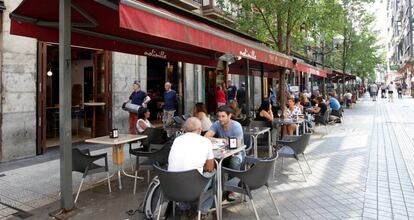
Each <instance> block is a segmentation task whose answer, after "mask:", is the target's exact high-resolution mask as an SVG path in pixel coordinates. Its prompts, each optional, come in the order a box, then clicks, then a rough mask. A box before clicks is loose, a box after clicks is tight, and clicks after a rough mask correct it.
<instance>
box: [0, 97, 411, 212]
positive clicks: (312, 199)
mask: <svg viewBox="0 0 414 220" xmlns="http://www.w3.org/2000/svg"><path fill="white" fill-rule="evenodd" d="M413 114H414V99H412V98H410V97H404V99H403V100H397V99H396V100H395V102H394V103H388V102H387V100H381V99H379V101H378V102H372V101H370V100H369V98H366V99H365V100H360V101H359V102H358V103H357V104H356V105H355V108H353V109H346V112H345V120H344V124H336V125H335V126H329V129H328V130H329V132H328V134H325V128H324V127H323V126H320V127H318V128H316V133H315V134H314V135H313V136H312V138H311V142H310V146H309V147H308V149H307V156H308V160H309V163H310V166H311V167H312V171H313V173H312V174H308V175H307V179H308V181H307V182H304V181H303V177H302V176H301V174H300V170H299V167H298V165H297V163H296V162H295V161H294V160H289V159H286V160H285V163H284V170H283V173H281V172H279V173H278V175H277V178H276V180H275V181H274V182H273V183H272V184H271V189H272V192H273V193H274V195H275V198H276V199H277V202H278V205H279V209H280V213H281V216H277V215H276V211H275V210H274V208H273V206H272V203H271V202H270V200H269V198H268V194H267V193H266V191H265V190H264V189H261V190H258V191H257V192H254V193H253V196H254V197H255V199H256V201H255V202H256V206H257V208H258V212H259V215H260V217H261V219H361V218H364V219H391V218H395V219H408V218H414V188H413V181H412V180H414V148H413V147H414V145H413V140H414V119H413V117H410V116H411V115H413ZM110 151H111V149H110V148H105V149H100V150H97V151H94V152H93V153H94V154H95V153H101V152H108V154H109V155H108V159H111V156H110V153H111V152H110ZM126 157H127V156H126ZM110 164H111V162H110ZM127 164H128V163H127ZM277 165H278V168H279V169H278V171H280V165H281V162H280V160H279V161H278V163H277ZM305 168H306V166H305ZM3 171H4V172H3ZM305 171H307V170H306V169H305ZM0 174H5V176H3V177H0V199H1V201H0V202H4V203H6V204H9V205H12V206H14V207H17V208H20V209H22V210H24V211H26V212H27V214H30V215H32V216H31V217H30V218H28V219H48V213H49V212H51V211H53V210H55V209H57V208H58V207H59V201H57V199H58V198H57V195H58V190H59V161H58V160H57V159H52V160H49V161H42V162H41V163H38V164H33V165H28V166H26V167H23V168H16V167H15V166H9V169H8V170H2V168H0ZM102 176H104V174H103V175H96V176H94V177H93V178H92V179H88V181H87V182H86V183H87V184H88V185H87V187H85V189H88V190H86V191H85V192H82V193H81V194H80V197H79V201H78V206H79V207H80V209H81V211H80V213H79V214H78V215H77V216H75V217H74V218H73V219H142V216H141V214H135V215H134V216H128V215H127V214H126V213H125V211H127V210H129V209H135V208H137V206H138V204H139V203H140V202H141V201H142V198H143V196H144V191H145V190H146V182H142V181H141V182H139V185H138V187H137V189H138V191H139V192H138V193H137V195H136V196H133V195H132V186H133V181H132V179H129V178H125V177H123V184H124V189H123V190H121V191H119V190H118V189H117V184H116V181H113V182H112V189H113V192H112V193H111V194H109V193H108V191H107V187H106V185H100V186H97V187H94V188H91V184H92V183H94V182H96V181H97V180H98V179H100V178H101V177H102ZM79 182H80V175H79V174H74V188H76V187H77V186H78V184H79ZM74 192H75V190H74ZM13 213H16V211H15V210H14V209H11V208H8V207H5V206H1V205H0V218H6V216H7V217H10V218H12V219H19V218H16V217H15V216H13V215H12V214H13ZM223 217H224V219H254V212H253V209H252V207H251V206H250V203H245V204H238V205H235V206H231V207H227V208H225V209H224V213H223Z"/></svg>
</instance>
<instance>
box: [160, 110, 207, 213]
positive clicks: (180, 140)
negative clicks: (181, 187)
mask: <svg viewBox="0 0 414 220" xmlns="http://www.w3.org/2000/svg"><path fill="white" fill-rule="evenodd" d="M184 130H185V132H186V133H185V134H183V135H181V136H179V137H177V138H176V139H175V140H174V143H173V145H172V147H171V151H170V155H169V157H168V170H169V171H175V172H181V171H188V170H193V169H197V170H198V171H199V172H200V173H201V174H203V171H205V172H211V171H213V170H214V154H213V144H212V143H211V141H210V140H209V139H208V138H205V137H203V136H201V135H200V134H201V121H200V120H199V119H198V118H196V117H191V118H189V119H187V120H186V122H185V124H184ZM183 181H185V180H183ZM210 184H211V183H210ZM212 204H213V197H211V198H209V199H207V200H206V201H204V203H203V205H202V207H201V210H200V211H201V213H202V214H207V212H208V210H209V209H210V207H211V205H212ZM179 205H180V208H181V209H182V210H186V209H189V208H190V206H189V204H186V203H180V204H179Z"/></svg>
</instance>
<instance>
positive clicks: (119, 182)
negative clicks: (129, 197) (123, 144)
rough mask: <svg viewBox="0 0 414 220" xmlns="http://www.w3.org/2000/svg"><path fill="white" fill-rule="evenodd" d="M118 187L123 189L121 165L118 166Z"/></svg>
mask: <svg viewBox="0 0 414 220" xmlns="http://www.w3.org/2000/svg"><path fill="white" fill-rule="evenodd" d="M118 184H119V186H118V188H119V189H120V190H121V189H122V182H121V167H120V166H118Z"/></svg>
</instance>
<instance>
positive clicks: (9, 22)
mask: <svg viewBox="0 0 414 220" xmlns="http://www.w3.org/2000/svg"><path fill="white" fill-rule="evenodd" d="M45 1H46V0H42V1H30V0H27V1H23V3H22V1H21V0H6V1H4V4H5V9H4V10H3V14H2V18H3V19H2V32H1V39H0V41H1V48H2V50H1V59H0V60H1V79H0V80H1V87H2V89H1V91H2V102H1V104H0V105H1V113H0V114H1V122H0V123H1V130H0V137H1V145H0V161H8V160H13V159H18V158H23V157H30V156H34V155H36V154H42V153H43V152H45V150H46V148H47V147H48V146H56V145H58V144H59V129H58V128H59V107H60V105H59V88H58V87H59V83H58V82H59V80H58V77H59V62H58V44H57V31H56V24H55V23H53V21H56V18H57V15H56V14H55V11H57V10H50V8H54V7H57V6H58V1H56V2H55V3H51V4H49V5H48V4H45ZM117 2H118V1H112V0H102V1H77V0H73V1H72V4H73V6H72V13H73V29H74V33H73V34H72V57H71V69H72V91H71V93H72V136H73V141H74V142H76V141H82V140H83V139H85V138H88V137H91V136H92V137H94V136H102V135H107V134H108V131H109V130H110V129H112V128H117V129H119V130H120V132H122V133H126V132H128V113H127V112H126V111H123V110H122V108H121V106H122V104H123V103H124V102H125V101H127V100H128V97H129V95H130V93H131V90H132V83H133V82H134V80H138V81H140V82H141V86H142V89H143V90H144V91H147V92H148V94H149V95H150V97H151V98H152V101H151V102H150V105H149V108H150V109H151V114H152V117H153V118H152V120H158V119H159V117H158V116H159V113H160V112H161V111H162V108H161V106H162V92H163V87H164V82H166V81H170V82H172V84H173V89H174V90H176V91H177V93H178V94H179V96H180V102H179V106H178V113H179V114H186V113H190V112H191V109H192V107H193V106H194V104H195V103H197V102H204V103H206V104H207V105H208V106H212V107H211V108H209V110H210V112H214V105H211V102H213V101H212V100H213V99H212V97H213V95H214V91H215V90H214V89H215V88H216V86H217V84H220V83H225V82H226V81H227V80H228V79H232V80H233V82H234V83H235V85H236V86H238V87H239V86H240V84H241V83H242V82H243V83H245V82H247V85H248V90H249V91H250V94H251V96H250V102H251V105H252V109H255V108H257V107H258V106H259V104H260V102H261V101H262V99H263V98H266V91H267V88H268V86H269V84H271V83H270V82H274V79H276V78H278V77H279V78H280V76H281V74H282V71H285V69H290V70H293V72H295V71H298V72H300V73H301V74H302V73H303V74H308V75H310V74H314V75H320V76H322V77H326V73H325V72H324V71H322V70H318V69H316V68H314V67H311V66H309V65H307V64H303V63H298V64H295V63H294V62H293V59H292V58H290V57H288V56H285V55H283V54H280V53H277V52H275V51H272V50H270V49H268V48H266V47H265V46H264V45H263V44H262V43H260V42H258V41H257V40H255V39H254V38H251V37H249V36H246V35H244V34H242V33H239V32H237V31H235V30H233V29H231V28H228V27H225V26H223V25H220V24H218V23H216V22H214V21H211V20H208V19H205V18H202V17H201V16H199V15H195V14H194V13H192V12H186V11H185V10H182V9H180V8H176V7H174V6H172V5H170V4H164V3H159V4H158V3H157V4H151V3H149V1H132V0H125V1H121V2H120V3H119V4H118V3H117ZM20 3H22V4H21V5H20V6H19V4H20ZM34 5H36V6H37V10H30V8H31V7H33V6H34ZM18 6H19V7H18ZM91 9H97V10H95V11H94V10H91ZM98 9H99V10H98ZM45 11H50V12H51V13H49V14H47V13H44V12H45ZM95 13H96V14H95ZM99 13H101V14H108V15H114V17H118V16H119V17H118V18H119V21H117V22H119V23H117V24H115V23H116V22H115V23H112V21H108V20H106V19H102V18H98V17H99ZM45 14H46V15H45ZM148 16H149V18H148ZM142 17H146V18H147V20H145V21H142V22H140V23H137V21H139V20H140V19H142ZM34 18H37V20H33V19H34ZM149 20H150V21H151V22H152V23H151V24H147V23H145V22H148V21H149ZM119 25H121V27H119ZM160 27H169V28H166V29H167V30H163V31H161V30H160V29H158V28H160ZM183 33H184V34H183ZM217 33H218V34H217ZM18 35H20V36H18ZM22 36H25V37H22ZM137 39H138V40H137ZM229 54H230V55H232V56H230V60H229V58H228V57H229V56H227V57H226V56H224V55H229ZM231 59H233V60H231ZM301 74H298V76H303V75H301ZM246 78H247V79H248V80H247V79H246ZM209 104H210V105H209Z"/></svg>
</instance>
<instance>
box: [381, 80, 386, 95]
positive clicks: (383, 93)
mask: <svg viewBox="0 0 414 220" xmlns="http://www.w3.org/2000/svg"><path fill="white" fill-rule="evenodd" d="M386 90H387V85H385V83H381V98H382V99H385V98H386V96H385V92H386Z"/></svg>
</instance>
